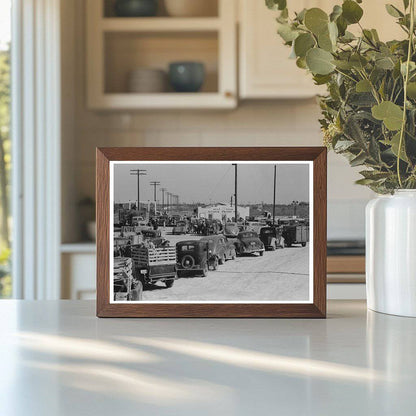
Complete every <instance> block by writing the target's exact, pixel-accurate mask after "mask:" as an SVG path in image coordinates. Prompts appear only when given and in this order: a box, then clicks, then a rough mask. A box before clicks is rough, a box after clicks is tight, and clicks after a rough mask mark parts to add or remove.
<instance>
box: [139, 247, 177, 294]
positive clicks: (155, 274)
mask: <svg viewBox="0 0 416 416" xmlns="http://www.w3.org/2000/svg"><path fill="white" fill-rule="evenodd" d="M131 258H132V260H133V265H134V266H133V267H134V276H135V277H137V279H138V280H140V282H142V284H143V287H144V289H146V286H149V285H151V284H154V283H157V282H163V283H165V285H166V287H167V288H170V287H172V286H173V284H174V282H175V279H177V277H178V275H177V270H176V247H169V246H167V247H146V246H143V245H132V247H131Z"/></svg>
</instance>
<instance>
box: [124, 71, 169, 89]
mask: <svg viewBox="0 0 416 416" xmlns="http://www.w3.org/2000/svg"><path fill="white" fill-rule="evenodd" d="M166 79H167V77H166V72H165V71H163V70H162V69H151V68H138V69H135V70H134V71H131V72H130V73H129V77H128V86H127V89H128V91H129V92H135V93H158V92H165V91H166V89H167V82H166Z"/></svg>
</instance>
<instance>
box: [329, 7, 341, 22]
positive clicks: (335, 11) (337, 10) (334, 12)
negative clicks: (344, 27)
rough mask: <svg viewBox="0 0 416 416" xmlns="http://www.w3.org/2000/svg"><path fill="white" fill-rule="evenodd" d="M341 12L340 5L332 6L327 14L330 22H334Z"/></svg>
mask: <svg viewBox="0 0 416 416" xmlns="http://www.w3.org/2000/svg"><path fill="white" fill-rule="evenodd" d="M341 14H342V7H341V6H339V5H338V4H337V5H335V6H334V8H333V10H332V13H331V14H330V15H329V19H330V20H331V22H335V21H336V20H337V19H338V17H340V16H341Z"/></svg>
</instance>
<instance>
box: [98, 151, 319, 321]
mask: <svg viewBox="0 0 416 416" xmlns="http://www.w3.org/2000/svg"><path fill="white" fill-rule="evenodd" d="M96 161H97V165H96V170H97V176H96V198H97V199H96V200H97V208H96V209H97V316H98V317H103V318H104V317H113V318H115V317H140V318H144V317H184V318H185V317H186V318H201V317H210V318H325V317H326V266H327V265H326V226H327V222H326V219H327V203H326V201H327V196H326V186H327V150H326V148H324V147H231V148H230V147H228V148H227V147H216V148H214V147H200V148H189V147H188V148H185V147H182V148H161V147H146V148H97V151H96ZM118 161H132V162H137V161H140V163H142V162H145V163H152V162H156V161H163V162H167V163H168V162H169V161H176V162H178V161H184V162H186V161H201V163H203V162H211V163H212V162H213V161H218V162H219V163H220V162H222V163H224V161H230V162H234V161H235V162H237V161H241V162H244V161H250V162H263V163H265V162H271V163H273V162H276V163H277V162H280V161H285V162H286V161H294V162H296V161H309V162H311V163H310V165H311V166H312V170H311V172H313V176H312V179H313V181H312V182H313V198H312V201H313V203H312V205H311V208H310V210H311V218H312V220H311V225H312V226H313V240H312V241H311V247H312V248H311V250H312V253H313V256H312V258H313V262H312V264H313V268H312V270H311V271H310V275H311V276H312V279H313V288H312V292H311V293H313V297H312V299H311V301H310V302H309V303H256V302H252V303H238V302H234V303H217V302H216V303H163V302H160V303H121V304H117V303H113V302H111V300H110V236H111V235H112V234H111V233H110V224H111V222H110V162H118ZM159 163H160V162H159Z"/></svg>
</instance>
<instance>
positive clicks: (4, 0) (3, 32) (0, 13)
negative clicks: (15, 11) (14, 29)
mask: <svg viewBox="0 0 416 416" xmlns="http://www.w3.org/2000/svg"><path fill="white" fill-rule="evenodd" d="M10 7H11V0H0V50H1V49H6V46H7V43H8V42H10V36H11V35H10V31H11V29H10V23H11V17H10Z"/></svg>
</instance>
